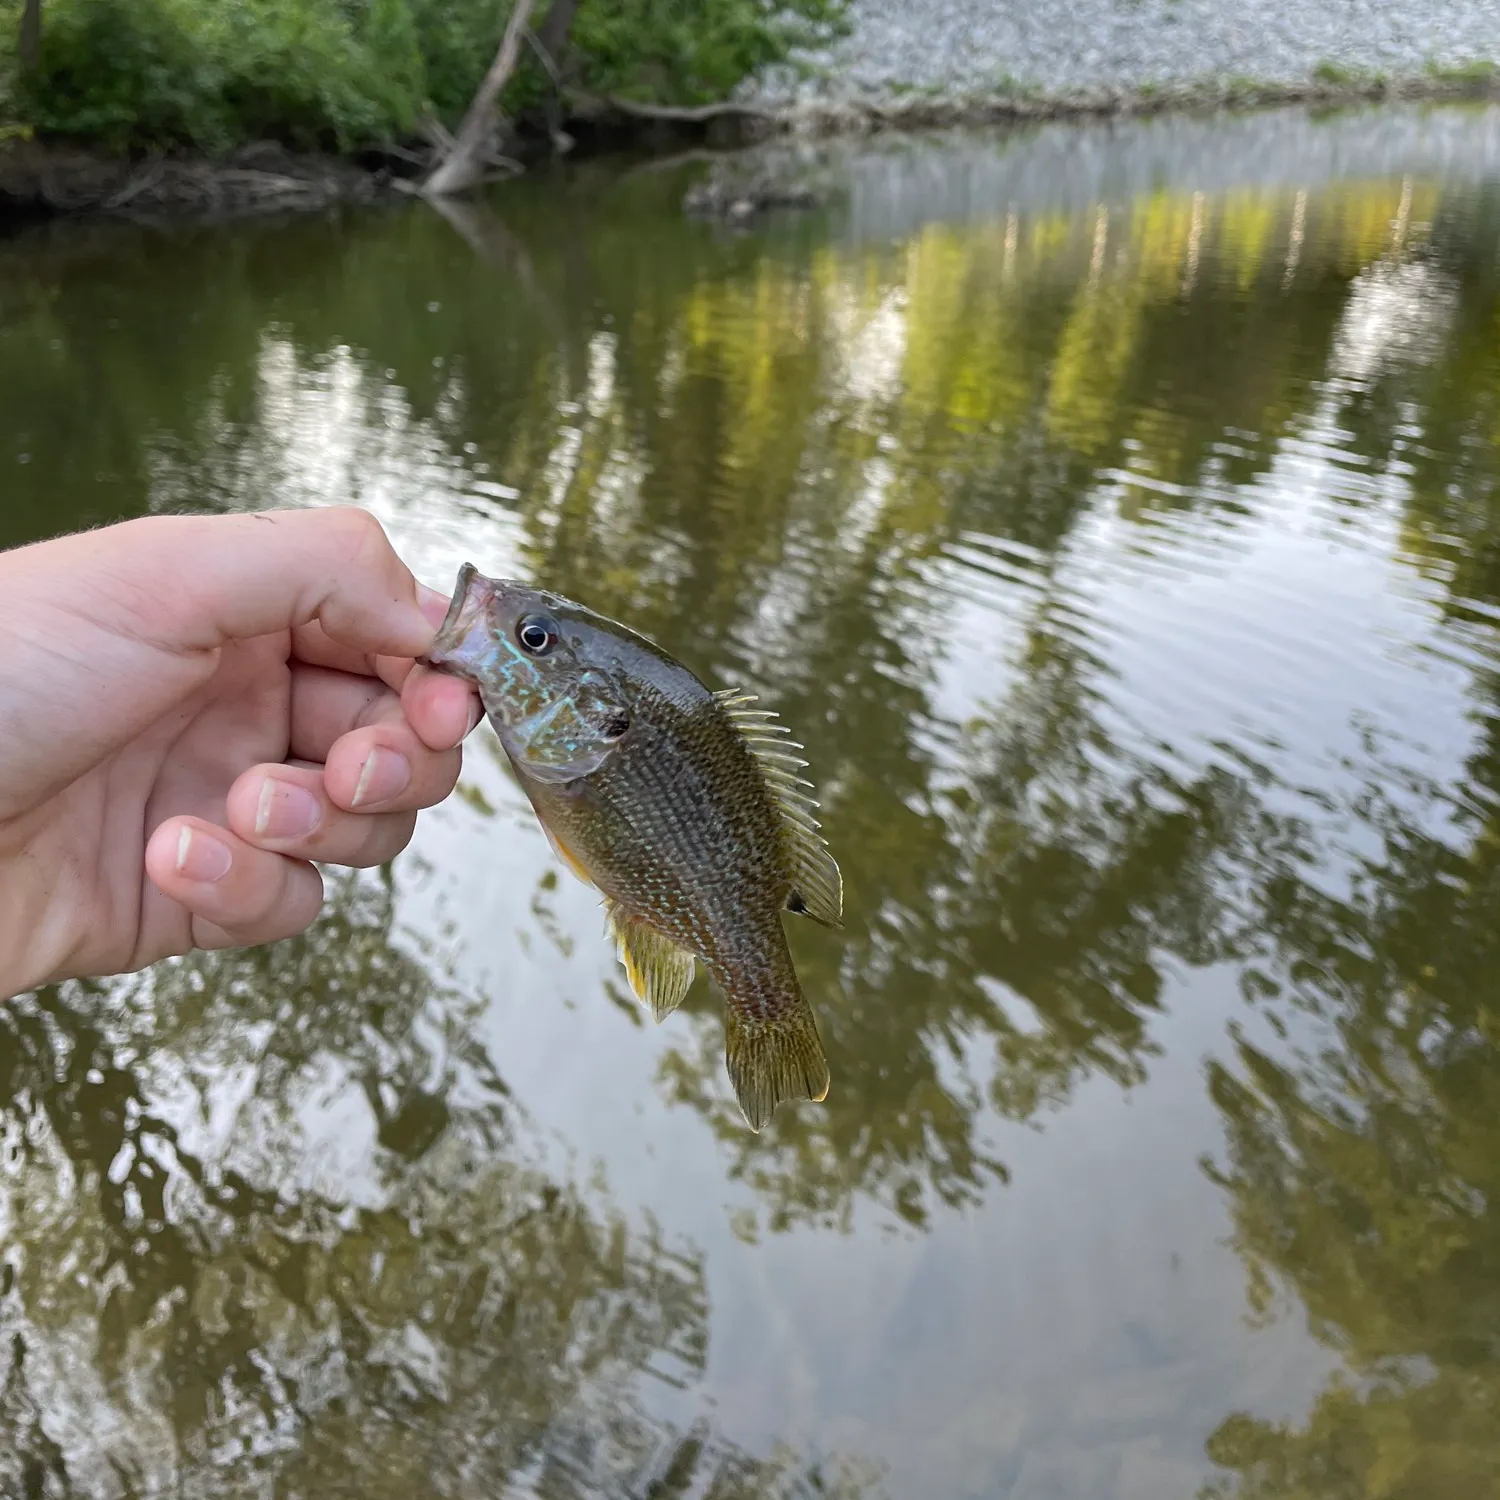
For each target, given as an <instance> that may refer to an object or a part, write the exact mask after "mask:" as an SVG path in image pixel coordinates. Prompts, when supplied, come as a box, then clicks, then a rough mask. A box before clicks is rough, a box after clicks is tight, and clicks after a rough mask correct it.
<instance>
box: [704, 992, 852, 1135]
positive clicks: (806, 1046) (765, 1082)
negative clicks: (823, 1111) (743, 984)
mask: <svg viewBox="0 0 1500 1500" xmlns="http://www.w3.org/2000/svg"><path fill="white" fill-rule="evenodd" d="M724 1062H725V1065H726V1067H727V1068H728V1070H729V1081H730V1083H731V1084H733V1085H734V1094H735V1098H736V1099H738V1100H739V1105H740V1112H741V1113H742V1114H743V1115H744V1116H745V1121H746V1123H747V1124H748V1125H749V1126H750V1128H751V1130H753V1131H755V1132H756V1134H757V1135H758V1134H759V1133H760V1128H761V1126H762V1125H764V1124H765V1123H766V1121H767V1120H769V1119H770V1118H771V1114H772V1112H773V1111H774V1110H775V1108H776V1106H777V1105H778V1104H786V1103H789V1102H791V1101H793V1100H797V1099H810V1100H812V1102H813V1103H814V1104H819V1103H821V1102H822V1101H823V1100H824V1099H826V1098H827V1097H828V1083H829V1073H828V1058H827V1057H826V1056H825V1055H824V1053H823V1043H822V1042H821V1041H820V1040H819V1039H818V1026H817V1022H816V1021H814V1020H813V1013H812V1007H811V1006H810V1005H809V1004H808V1003H807V1001H806V1000H804V999H802V998H801V997H800V996H799V997H798V1004H797V1008H796V1010H794V1011H793V1012H792V1014H791V1015H789V1016H779V1017H777V1018H775V1019H767V1020H751V1019H747V1018H746V1017H744V1016H742V1015H741V1014H740V1013H739V1012H738V1011H737V1010H735V1009H734V1008H733V1007H730V1008H729V1010H728V1011H727V1013H726V1024H725V1043H724Z"/></svg>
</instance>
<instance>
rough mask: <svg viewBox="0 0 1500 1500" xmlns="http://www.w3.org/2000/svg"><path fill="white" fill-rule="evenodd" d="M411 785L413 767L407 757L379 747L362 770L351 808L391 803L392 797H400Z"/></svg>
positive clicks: (366, 759) (371, 752)
mask: <svg viewBox="0 0 1500 1500" xmlns="http://www.w3.org/2000/svg"><path fill="white" fill-rule="evenodd" d="M410 784H411V767H410V766H409V765H407V763H406V757H405V756H404V755H402V754H401V753H400V752H399V751H396V750H387V749H385V748H384V747H383V746H379V745H377V746H376V747H375V749H373V750H372V751H370V753H369V755H367V756H366V757H365V763H364V765H363V766H362V767H361V768H360V772H359V784H358V785H357V786H356V787H355V788H354V800H353V801H352V802H351V803H350V806H351V807H363V806H364V805H365V804H366V803H367V802H389V801H390V800H391V798H392V797H399V796H400V795H401V793H402V792H404V791H405V790H406V788H407V787H408V786H409V785H410Z"/></svg>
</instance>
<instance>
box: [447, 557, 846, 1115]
mask: <svg viewBox="0 0 1500 1500" xmlns="http://www.w3.org/2000/svg"><path fill="white" fill-rule="evenodd" d="M421 660H422V661H423V662H424V663H425V664H426V665H428V666H430V667H432V668H434V669H436V670H438V671H442V672H447V673H449V674H452V675H455V676H458V677H462V678H465V679H467V680H468V681H470V682H472V683H473V684H474V685H475V686H476V687H477V688H478V691H479V696H480V699H481V701H482V703H483V706H484V711H485V715H486V717H487V718H488V720H489V722H490V725H491V727H492V728H493V729H494V731H495V733H496V735H497V736H498V738H499V740H500V744H501V746H502V747H503V748H504V750H505V754H506V757H507V759H508V761H509V763H510V766H511V769H512V771H513V772H514V774H515V776H516V779H517V780H518V781H519V783H520V785H521V788H522V790H523V791H524V792H525V794H526V797H527V799H528V800H529V801H530V803H531V807H532V809H533V811H534V812H535V814H536V817H537V820H538V821H539V822H540V824H541V826H542V829H543V831H544V833H545V834H546V836H547V838H548V840H549V842H550V843H551V845H552V848H553V850H554V852H555V853H556V855H557V857H558V858H559V859H560V860H561V862H562V863H563V864H564V865H565V866H567V868H568V869H569V870H570V871H571V872H572V873H573V874H574V875H576V876H577V877H578V878H579V879H580V880H582V881H584V882H585V883H586V884H588V885H590V886H593V887H594V888H595V889H596V890H597V891H599V892H600V893H601V895H602V896H603V904H604V911H605V926H606V931H607V934H608V936H609V937H611V938H612V939H613V941H614V944H615V949H616V953H617V956H618V959H619V961H620V963H621V964H622V965H623V967H624V970H625V974H626V977H627V979H628V980H629V982H630V987H631V990H632V992H633V993H634V994H635V996H636V998H637V999H638V1000H639V1001H640V1002H641V1004H642V1005H643V1006H644V1007H645V1008H646V1009H647V1010H648V1011H649V1012H650V1013H651V1015H652V1016H653V1017H654V1019H655V1020H656V1021H657V1022H658V1023H660V1022H662V1021H663V1020H665V1019H666V1018H667V1017H668V1016H669V1015H671V1014H672V1012H673V1011H674V1010H676V1009H677V1007H678V1006H679V1005H680V1004H681V1003H682V1001H683V1000H684V999H685V998H686V996H687V993H688V990H689V988H690V987H691V985H692V983H693V980H694V978H695V977H696V974H697V966H698V965H699V964H700V963H701V964H702V965H703V967H704V968H705V969H706V970H707V972H708V974H709V975H710V977H711V978H712V979H713V981H714V983H715V984H716V985H717V987H718V989H719V990H720V991H721V992H722V993H723V996H724V1001H725V1043H724V1063H725V1069H726V1071H727V1073H728V1076H729V1081H730V1084H731V1086H732V1088H733V1090H734V1095H735V1098H736V1100H737V1102H738V1104H739V1108H740V1111H741V1113H742V1114H743V1115H744V1117H745V1121H746V1123H747V1124H748V1125H749V1127H750V1129H751V1130H752V1131H754V1132H756V1133H759V1132H760V1130H761V1128H762V1127H763V1126H764V1125H765V1124H766V1123H767V1122H768V1121H769V1120H770V1118H771V1116H772V1114H773V1113H774V1111H775V1110H776V1108H777V1106H778V1105H781V1104H793V1103H796V1102H799V1101H803V1100H808V1101H812V1102H818V1103H821V1102H822V1101H823V1100H824V1099H826V1098H827V1096H828V1088H829V1082H830V1071H829V1066H828V1058H827V1054H826V1052H825V1050H824V1047H823V1042H822V1039H821V1036H820V1034H819V1031H818V1026H817V1021H816V1018H815V1017H814V1014H813V1010H812V1007H811V1005H810V1004H809V1002H808V1000H807V998H806V996H805V995H804V994H803V992H802V987H801V984H800V983H799V981H798V978H797V972H796V969H795V967H794V964H793V961H792V956H791V950H790V948H789V947H788V945H787V936H786V930H785V927H784V925H783V921H782V913H783V912H791V913H795V914H798V915H801V916H805V917H808V918H810V919H811V920H813V921H815V922H817V923H820V924H822V925H823V926H824V927H827V928H831V929H834V930H839V929H841V928H842V927H843V900H844V888H843V877H842V874H841V873H840V870H839V866H838V862H837V860H836V859H835V858H834V856H833V854H832V852H831V851H830V850H829V847H828V843H827V840H826V839H825V838H824V836H823V834H822V831H821V824H820V823H819V821H818V819H817V817H816V810H817V807H818V804H817V802H816V801H815V800H814V799H813V797H812V790H813V788H812V784H811V783H810V782H809V781H807V780H805V779H804V778H803V777H802V776H801V775H800V774H799V772H801V771H802V770H805V769H806V768H807V761H806V760H804V759H803V758H802V757H801V756H800V755H799V754H798V753H797V752H798V751H800V750H801V749H802V748H803V747H802V746H801V745H800V744H799V743H797V742H796V741H794V740H792V739H791V738H790V737H789V734H788V731H787V729H786V727H785V726H784V725H782V724H781V723H780V722H779V719H778V715H776V714H775V713H774V712H772V711H771V710H769V709H767V708H764V707H760V706H758V700H757V699H756V697H755V696H754V695H752V694H750V693H746V692H742V691H739V690H737V689H734V688H718V689H714V688H710V687H708V686H707V685H705V684H704V683H703V682H702V681H700V680H699V679H698V678H697V677H696V676H694V674H693V673H692V672H690V671H689V670H688V669H687V668H686V667H685V666H683V664H682V663H681V662H679V661H677V660H676V659H675V658H674V657H673V656H671V655H670V654H669V653H668V652H666V651H665V650H663V649H662V648H661V647H660V646H658V645H657V644H656V643H655V642H653V641H651V640H649V639H648V638H647V637H646V636H644V635H641V634H639V633H638V632H636V631H634V630H632V629H630V628H629V627H628V626H626V625H623V624H621V623H620V622H619V621H616V620H611V619H608V618H606V617H605V616H603V615H600V614H596V613H595V612H594V611H593V610H591V609H589V608H587V607H586V606H585V605H582V604H578V603H576V602H574V601H573V600H570V599H566V598H564V597H563V596H562V595H560V594H556V593H553V592H551V591H550V590H546V589H541V588H535V587H532V586H531V585H530V584H528V583H524V582H521V581H518V580H513V579H507V578H490V577H486V576H485V575H484V574H482V573H480V572H479V571H478V569H477V568H476V567H475V566H474V564H472V563H468V562H466V563H464V564H463V566H462V567H461V568H460V570H459V574H458V581H457V583H456V585H455V587H454V592H453V597H452V600H451V602H450V604H449V607H448V613H447V617H446V618H445V619H444V621H443V623H442V625H441V626H440V627H439V629H438V632H437V635H436V637H435V638H434V640H433V643H432V646H431V647H430V648H429V650H428V651H427V653H426V654H425V656H424V657H422V658H421Z"/></svg>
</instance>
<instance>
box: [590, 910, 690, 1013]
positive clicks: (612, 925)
mask: <svg viewBox="0 0 1500 1500" xmlns="http://www.w3.org/2000/svg"><path fill="white" fill-rule="evenodd" d="M605 912H606V918H607V921H608V924H609V931H610V935H611V936H612V937H613V938H614V940H615V944H616V947H617V948H618V950H619V955H620V962H621V963H622V964H623V965H624V967H625V976H626V978H627V979H629V981H630V988H631V989H632V990H633V991H634V992H635V997H636V999H637V1000H639V1001H640V1002H641V1004H642V1005H644V1006H645V1007H646V1009H647V1010H649V1011H650V1012H651V1015H652V1017H653V1019H655V1020H657V1021H662V1020H664V1019H665V1018H666V1017H667V1016H669V1015H671V1014H672V1012H673V1011H674V1010H676V1009H677V1007H678V1006H679V1005H681V1004H682V1002H683V1001H684V1000H685V999H686V998H687V992H688V990H689V989H691V988H692V984H693V975H694V974H695V973H696V972H697V964H696V962H695V960H694V958H693V955H692V954H691V953H689V952H688V951H687V950H686V949H684V948H679V947H678V946H677V944H676V943H674V942H673V941H672V940H671V939H670V938H665V937H663V936H662V935H661V933H659V932H657V931H656V929H655V928H653V927H649V926H647V925H646V923H645V922H643V921H641V920H640V918H639V917H634V916H632V915H631V914H630V913H629V912H628V911H626V910H625V908H624V907H623V906H621V905H620V904H619V903H618V902H617V901H612V900H606V901H605Z"/></svg>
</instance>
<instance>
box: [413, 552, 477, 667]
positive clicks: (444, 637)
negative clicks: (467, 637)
mask: <svg viewBox="0 0 1500 1500" xmlns="http://www.w3.org/2000/svg"><path fill="white" fill-rule="evenodd" d="M478 577H479V569H478V568H476V567H475V566H474V564H473V563H471V562H466V563H464V564H463V565H462V566H461V567H460V568H459V570H458V578H457V580H456V581H455V582H454V585H453V597H452V598H451V599H450V600H449V601H448V613H447V614H446V615H444V616H443V623H442V624H441V625H439V626H438V629H437V634H436V635H435V636H433V638H432V644H431V645H430V646H429V647H428V648H427V650H426V651H424V652H423V653H422V655H421V656H419V657H418V658H417V660H418V661H419V662H420V663H421V664H422V665H423V666H424V667H432V668H434V669H435V670H436V671H439V672H446V671H450V670H452V658H451V656H450V655H449V653H450V652H451V651H452V650H454V649H455V648H456V647H457V646H458V644H459V643H460V642H461V641H462V640H463V631H462V630H461V629H460V626H461V624H463V623H464V621H465V616H466V615H467V614H469V613H470V612H471V611H472V608H473V606H474V605H475V604H477V603H479V601H478V600H477V599H476V598H475V597H474V596H475V594H476V593H477V592H478V591H477V590H476V589H475V588H474V581H475V579H477V578H478Z"/></svg>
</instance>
